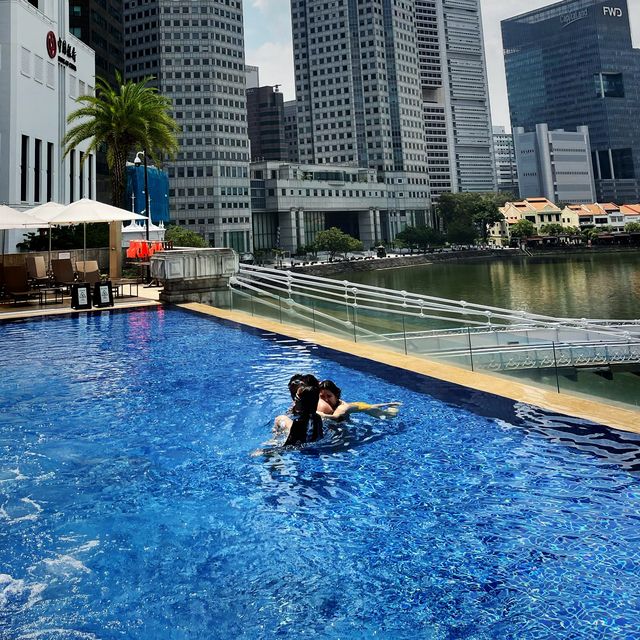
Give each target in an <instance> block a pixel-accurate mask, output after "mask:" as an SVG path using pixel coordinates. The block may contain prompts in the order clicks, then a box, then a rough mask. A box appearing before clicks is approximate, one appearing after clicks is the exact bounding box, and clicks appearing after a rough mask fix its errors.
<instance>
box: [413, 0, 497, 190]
mask: <svg viewBox="0 0 640 640" xmlns="http://www.w3.org/2000/svg"><path fill="white" fill-rule="evenodd" d="M415 7H416V29H417V36H418V37H417V42H418V55H419V58H420V83H421V86H422V99H423V110H424V119H425V127H426V140H427V162H428V167H429V183H430V188H431V197H432V198H433V199H437V197H438V195H439V194H440V193H444V192H457V191H494V190H495V188H496V184H495V175H494V167H493V160H492V132H491V115H490V106H489V90H488V85H487V72H486V62H485V55H484V41H483V34H482V16H481V13H480V0H415Z"/></svg>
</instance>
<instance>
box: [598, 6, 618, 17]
mask: <svg viewBox="0 0 640 640" xmlns="http://www.w3.org/2000/svg"><path fill="white" fill-rule="evenodd" d="M602 12H603V13H604V15H605V16H611V17H612V18H622V9H621V8H620V7H602Z"/></svg>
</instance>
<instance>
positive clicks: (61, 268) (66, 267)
mask: <svg viewBox="0 0 640 640" xmlns="http://www.w3.org/2000/svg"><path fill="white" fill-rule="evenodd" d="M51 270H52V271H53V279H54V280H55V284H56V285H58V286H59V285H64V286H66V287H68V286H70V285H72V284H73V283H74V282H75V281H76V274H75V273H74V271H73V265H72V264H71V259H70V258H62V259H61V260H52V261H51Z"/></svg>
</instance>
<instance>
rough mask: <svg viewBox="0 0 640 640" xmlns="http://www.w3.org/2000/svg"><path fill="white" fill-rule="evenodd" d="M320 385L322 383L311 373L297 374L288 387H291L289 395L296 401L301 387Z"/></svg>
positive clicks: (292, 377) (293, 376) (290, 380)
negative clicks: (297, 392)
mask: <svg viewBox="0 0 640 640" xmlns="http://www.w3.org/2000/svg"><path fill="white" fill-rule="evenodd" d="M319 384H320V383H319V382H318V378H316V377H315V376H314V375H312V374H311V373H307V374H304V375H303V374H302V373H295V374H293V375H292V376H291V378H290V379H289V382H288V385H287V386H288V387H289V393H290V394H291V399H292V400H295V399H296V391H297V390H298V388H299V387H301V386H306V387H317V386H318V385H319Z"/></svg>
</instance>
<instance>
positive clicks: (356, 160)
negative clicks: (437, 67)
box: [291, 0, 430, 238]
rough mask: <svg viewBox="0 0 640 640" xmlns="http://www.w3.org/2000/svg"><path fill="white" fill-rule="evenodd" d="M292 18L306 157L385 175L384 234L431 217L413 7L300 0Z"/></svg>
mask: <svg viewBox="0 0 640 640" xmlns="http://www.w3.org/2000/svg"><path fill="white" fill-rule="evenodd" d="M291 16H292V26H293V49H294V60H295V76H296V99H297V108H298V143H299V157H300V161H301V162H302V163H305V164H323V163H326V164H334V165H335V164H346V165H349V166H355V167H363V168H372V169H377V170H378V175H379V179H380V180H382V181H384V182H385V183H386V184H388V185H393V186H394V188H393V189H390V190H389V191H387V194H388V200H387V206H386V207H385V209H384V211H382V212H381V218H382V219H383V236H384V237H385V238H389V237H390V235H391V233H392V231H391V230H392V229H394V228H399V229H402V228H403V227H404V226H406V225H415V224H421V223H424V222H426V221H428V220H427V214H428V212H429V210H430V203H429V185H428V171H427V157H426V140H425V126H424V118H423V112H422V92H421V85H420V70H419V64H418V58H417V56H416V54H415V51H416V48H417V46H418V41H417V33H416V25H415V6H414V3H413V2H412V1H408V2H392V1H391V0H371V1H370V2H367V3H339V4H336V3H326V2H320V1H318V0H292V2H291ZM370 224H371V225H373V224H374V221H373V215H372V216H371V221H370ZM361 227H362V222H361Z"/></svg>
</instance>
